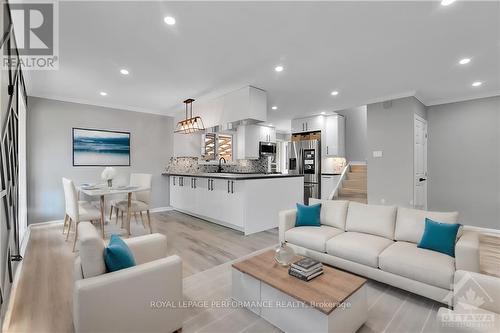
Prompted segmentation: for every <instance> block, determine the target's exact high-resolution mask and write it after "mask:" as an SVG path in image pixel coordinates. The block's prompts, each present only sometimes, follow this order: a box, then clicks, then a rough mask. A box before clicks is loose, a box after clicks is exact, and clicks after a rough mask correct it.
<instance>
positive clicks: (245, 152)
mask: <svg viewBox="0 0 500 333" xmlns="http://www.w3.org/2000/svg"><path fill="white" fill-rule="evenodd" d="M237 138H238V139H237V153H236V156H237V158H238V159H258V158H259V142H276V129H275V128H273V127H268V126H260V125H246V126H239V127H238V135H237Z"/></svg>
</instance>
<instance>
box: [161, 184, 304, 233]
mask: <svg viewBox="0 0 500 333" xmlns="http://www.w3.org/2000/svg"><path fill="white" fill-rule="evenodd" d="M180 178H182V179H184V186H181V185H180V184H182V181H181V183H179V179H180ZM191 179H196V185H193V183H192V182H191ZM303 190H304V178H303V177H276V178H267V177H264V178H256V179H244V180H235V179H228V178H204V177H194V176H193V177H191V176H183V177H179V176H170V205H171V206H172V207H173V208H174V209H176V210H178V211H181V212H183V213H186V214H190V215H193V216H196V217H199V218H202V219H205V220H207V221H210V222H214V223H218V224H221V225H224V226H227V227H230V228H233V229H236V230H239V231H242V232H244V233H245V234H246V235H248V234H252V233H255V232H259V231H263V230H268V229H272V228H276V227H278V215H279V212H280V211H282V210H287V209H292V208H294V207H295V204H296V203H297V202H302V197H303Z"/></svg>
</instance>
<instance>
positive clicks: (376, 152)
mask: <svg viewBox="0 0 500 333" xmlns="http://www.w3.org/2000/svg"><path fill="white" fill-rule="evenodd" d="M383 155H384V153H383V152H382V150H375V151H373V157H375V158H378V157H382V156H383Z"/></svg>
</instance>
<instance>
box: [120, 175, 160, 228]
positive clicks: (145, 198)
mask: <svg viewBox="0 0 500 333" xmlns="http://www.w3.org/2000/svg"><path fill="white" fill-rule="evenodd" d="M152 179H153V175H151V174H147V173H132V174H130V186H138V187H144V188H148V189H149V190H148V191H141V192H134V193H132V200H131V203H130V213H131V214H132V213H133V214H134V217H135V219H136V221H137V213H139V214H140V217H141V222H142V225H143V226H144V228H146V226H145V224H144V216H143V215H142V213H143V212H145V213H146V217H147V221H148V226H149V232H150V233H153V229H152V227H151V216H150V214H149V208H150V207H149V205H150V201H151V185H152ZM113 207H114V208H115V211H116V222H117V223H118V215H119V214H120V213H121V219H122V228H123V215H124V214H127V212H128V200H121V201H118V202H115V203H114V205H113V206H112V207H111V216H112V214H113Z"/></svg>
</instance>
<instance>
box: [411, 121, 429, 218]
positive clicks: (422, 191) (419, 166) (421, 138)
mask: <svg viewBox="0 0 500 333" xmlns="http://www.w3.org/2000/svg"><path fill="white" fill-rule="evenodd" d="M414 126H415V127H414V141H413V142H414V149H413V151H414V161H413V163H414V167H413V170H414V192H413V206H414V207H415V208H417V209H427V121H426V120H425V119H423V118H421V117H419V116H417V115H415V125H414Z"/></svg>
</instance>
